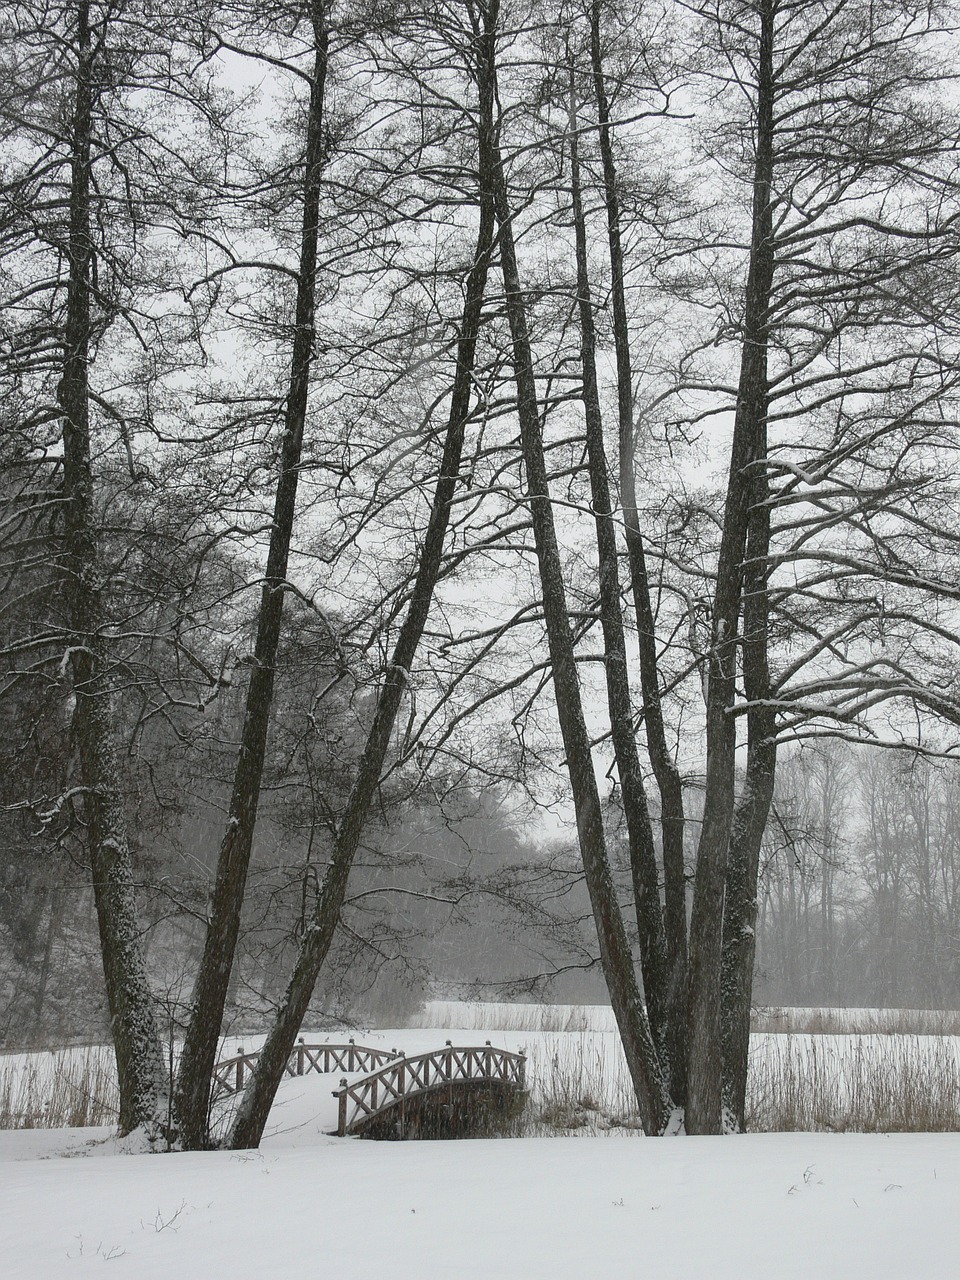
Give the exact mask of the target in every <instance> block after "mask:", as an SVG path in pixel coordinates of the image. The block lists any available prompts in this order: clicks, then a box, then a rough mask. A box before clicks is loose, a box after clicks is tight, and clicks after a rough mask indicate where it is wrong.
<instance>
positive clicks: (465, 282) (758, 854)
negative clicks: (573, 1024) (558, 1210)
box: [0, 0, 960, 1147]
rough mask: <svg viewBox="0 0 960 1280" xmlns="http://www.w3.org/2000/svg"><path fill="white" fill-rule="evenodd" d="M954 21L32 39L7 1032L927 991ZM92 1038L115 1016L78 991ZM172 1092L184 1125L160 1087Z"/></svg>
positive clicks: (4, 176) (165, 1126)
mask: <svg viewBox="0 0 960 1280" xmlns="http://www.w3.org/2000/svg"><path fill="white" fill-rule="evenodd" d="M957 48H958V14H957V11H956V7H955V6H954V4H952V3H940V2H931V3H924V4H915V3H907V2H906V0H878V2H877V3H871V4H869V5H863V4H862V3H859V2H857V3H854V2H853V0H831V2H828V0H691V2H689V3H682V2H681V0H665V2H661V0H650V2H648V0H623V2H621V0H562V2H561V0H558V2H557V3H556V4H554V5H553V6H552V7H551V5H550V4H544V3H541V0H520V2H518V3H514V2H513V0H503V2H500V0H450V2H449V3H442V2H431V3H426V4H420V3H417V2H416V0H410V2H409V3H408V2H407V0H400V2H399V3H396V4H392V3H386V4H380V3H366V0H360V2H359V3H356V4H353V3H346V2H345V3H329V2H328V0H277V2H276V3H268V4H266V5H264V4H262V3H260V4H257V5H248V4H246V3H245V0H228V2H227V3H220V2H219V0H201V3H199V4H197V3H193V2H191V3H190V4H186V3H181V2H180V0H163V2H160V0H65V2H63V3H59V2H58V3H53V2H52V0H51V2H50V3H46V2H45V0H15V2H14V3H12V4H10V5H8V6H7V8H6V9H5V11H4V15H3V16H2V18H0V86H2V87H0V297H2V302H3V319H2V329H0V360H2V367H0V375H2V383H0V460H2V479H0V538H2V556H0V723H2V727H3V732H2V735H0V802H2V810H0V947H2V950H0V984H2V986H0V989H2V992H3V997H4V999H3V1004H2V1006H0V1035H2V1036H3V1038H4V1040H5V1042H6V1043H9V1044H12V1043H22V1042H23V1041H24V1040H25V1039H30V1038H33V1037H42V1036H46V1035H49V1034H51V1033H53V1034H56V1035H91V1034H95V1033H96V1034H98V1033H100V1032H101V1031H102V1030H103V1029H104V1028H105V1027H109V1030H110V1033H111V1035H112V1037H113V1040H114V1043H115V1045H116V1051H117V1059H118V1066H119V1074H120V1095H121V1106H120V1123H121V1127H122V1128H125V1129H132V1128H134V1127H136V1126H138V1125H144V1126H145V1127H146V1128H147V1130H148V1131H149V1132H150V1133H151V1134H152V1135H153V1136H154V1137H156V1138H157V1139H158V1140H160V1138H162V1139H163V1140H164V1141H167V1142H172V1141H175V1142H178V1143H180V1144H182V1145H183V1146H186V1147H198V1146H203V1145H205V1144H206V1143H207V1142H208V1141H209V1134H208V1132H207V1128H206V1126H207V1117H208V1113H209V1102H210V1068H211V1066H212V1063H213V1060H214V1056H215V1053H216V1046H217V1043H218V1038H219V1036H220V1034H221V1031H224V1030H226V1029H228V1028H237V1027H241V1026H251V1025H254V1024H255V1025H258V1026H261V1027H263V1028H264V1029H267V1031H268V1037H267V1041H266V1044H265V1047H264V1050H263V1053H262V1055H261V1059H260V1065H259V1067H258V1071H257V1075H256V1079H255V1080H254V1082H253V1083H252V1084H251V1086H250V1089H249V1090H248V1094H247V1095H246V1096H245V1100H244V1102H243V1104H242V1106H241V1108H240V1111H239V1112H238V1119H237V1121H236V1126H235V1129H234V1130H233V1132H232V1134H231V1136H230V1138H229V1142H230V1144H231V1145H234V1146H246V1145H256V1142H257V1141H258V1140H259V1134H260V1132H261V1131H262V1126H263V1123H264V1121H265V1118H266V1115H267V1112H268V1110H269V1106H270V1103H271V1101H272V1096H273V1093H272V1091H274V1090H275V1088H276V1084H277V1082H278V1081H279V1079H280V1077H281V1075H282V1072H283V1068H284V1064H285V1062H286V1060H287V1055H288V1054H289V1051H290V1047H291V1045H292V1044H293V1041H294V1037H295V1035H296V1033H297V1030H298V1028H299V1026H300V1024H301V1021H302V1020H303V1018H304V1016H305V1015H306V1013H307V1011H308V1010H313V1016H316V1015H317V1014H318V1013H319V1012H323V1013H329V1014H330V1015H337V1016H342V1015H343V1014H344V1013H345V1012H348V1013H350V1014H352V1015H353V1016H357V1017H378V1016H383V1017H387V1016H389V1017H390V1018H395V1017H396V1016H397V1014H398V1013H400V1012H402V1011H404V1010H407V1009H410V1008H412V1007H415V1006H416V1004H417V1003H418V1001H419V1000H420V999H421V998H422V997H423V996H424V995H425V994H443V993H447V992H452V991H458V992H459V991H462V990H464V989H465V988H466V987H470V988H471V989H473V990H481V991H482V990H486V989H488V988H491V987H495V986H497V985H498V984H502V985H503V986H504V987H505V988H506V989H507V990H508V991H509V992H511V993H516V992H523V991H527V992H539V991H542V990H546V991H549V993H550V994H551V995H552V996H553V997H554V998H557V999H565V1000H575V999H592V1000H594V999H606V998H608V997H609V999H610V1002H611V1004H612V1006H613V1009H614V1013H615V1016H616V1019H617V1024H618V1027H619V1030H620V1033H621V1037H622V1040H623V1044H624V1050H625V1054H626V1060H627V1064H628V1068H629V1071H630V1075H631V1079H632V1081H633V1086H634V1088H635V1091H636V1095H637V1104H638V1109H639V1112H640V1115H641V1118H642V1123H643V1125H644V1127H645V1129H646V1130H647V1132H663V1131H664V1130H665V1129H666V1128H667V1127H668V1125H669V1123H670V1117H671V1116H673V1115H676V1114H677V1113H678V1112H680V1111H683V1112H684V1114H685V1118H686V1128H687V1131H688V1132H691V1133H711V1132H719V1131H720V1130H721V1128H722V1127H724V1126H727V1127H729V1126H730V1125H733V1126H734V1127H735V1126H736V1125H737V1124H742V1121H743V1106H744V1103H743V1097H744V1089H745V1078H746V1051H747V1040H748V1034H749V1011H750V1006H751V1002H752V1001H753V1000H755V999H757V1000H765V1001H776V1002H786V1001H791V1002H814V1001H815V1002H829V1003H865V1004H905V1005H926V1004H937V1005H942V1004H951V1003H954V1002H955V998H956V997H955V992H956V990H957V986H956V979H957V964H958V953H957V942H958V927H960V922H958V919H957V911H958V903H957V892H956V886H957V879H956V877H957V871H958V867H960V864H958V861H957V859H958V853H960V851H958V848H957V832H958V823H960V819H958V817H957V807H956V804H955V802H954V797H955V795H956V790H957V775H956V765H955V763H954V761H953V757H954V756H955V755H956V754H957V741H956V725H957V724H958V723H960V697H958V693H960V690H958V682H957V670H958V654H957V648H958V634H960V632H958V628H957V621H958V619H957V598H958V594H960V572H958V569H960V564H958V550H960V543H958V525H957V510H958V493H957V480H956V477H957V474H958V467H957V456H956V455H957V445H958V440H960V437H958V424H957V389H958V381H960V351H958V339H960V330H958V319H957V317H958V315H960V309H958V295H960V277H958V271H957V267H958V258H960V184H958V145H960V118H958V116H957V114H956V111H955V103H954V99H955V93H954V86H953V80H954V75H955V72H954V67H955V63H956V51H957ZM101 993H102V994H101ZM181 1038H182V1041H183V1049H182V1053H181V1056H180V1059H179V1066H178V1069H177V1073H176V1079H175V1081H173V1083H172V1093H171V1082H170V1079H169V1074H170V1073H169V1071H168V1070H167V1066H166V1064H165V1060H164V1050H163V1041H164V1040H165V1039H177V1040H180V1039H181Z"/></svg>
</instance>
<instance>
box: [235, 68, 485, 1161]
mask: <svg viewBox="0 0 960 1280" xmlns="http://www.w3.org/2000/svg"><path fill="white" fill-rule="evenodd" d="M479 89H480V93H479V185H480V224H479V228H478V232H477V243H476V250H475V254H474V260H473V266H472V268H471V271H470V273H469V275H468V277H467V284H466V292H465V299H464V308H463V313H462V318H461V326H460V338H459V341H458V344H457V367H456V372H455V374H454V381H453V386H452V388H451V399H450V413H449V417H448V421H447V432H446V438H445V442H444V450H443V458H442V460H441V464H440V473H439V477H438V479H437V484H436V489H435V491H434V497H433V504H432V507H431V511H430V519H429V522H428V525H427V530H426V533H425V535H424V540H423V546H422V548H421V551H420V558H419V564H418V568H417V574H416V579H415V581H414V585H413V590H412V592H411V596H410V604H409V606H408V609H407V614H406V617H405V618H404V621H403V625H402V626H401V628H400V634H399V636H398V638H397V644H396V647H395V649H394V651H393V655H392V660H391V662H390V664H389V665H388V667H387V669H386V672H385V674H384V681H383V688H382V689H381V692H380V696H379V698H378V699H377V706H376V710H375V711H374V716H373V723H372V725H371V727H370V732H369V734H368V737H367V741H366V744H365V746H364V750H363V754H362V755H361V757H360V762H359V764H358V766H357V776H356V778H355V780H354V783H353V787H352V789H351V792H350V796H349V799H348V800H347V806H346V810H345V812H344V815H343V818H342V819H341V821H340V824H339V827H338V830H337V836H336V840H335V842H334V848H333V854H332V856H331V859H330V862H329V864H328V866H327V869H326V872H325V873H324V877H323V882H322V884H321V887H320V893H319V895H318V897H317V905H316V908H315V910H314V913H313V916H312V919H311V921H310V924H309V926H308V928H307V931H306V934H305V936H304V939H303V943H302V945H301V948H300V953H299V955H298V957H297V962H296V965H295V967H294V971H293V975H292V977H291V979H290V982H289V984H288V986H287V989H286V992H285V993H284V997H283V1000H282V1002H281V1004H280V1008H279V1009H278V1011H277V1015H276V1018H275V1020H274V1023H273V1026H272V1028H271V1030H270V1033H269V1035H268V1036H267V1040H266V1043H265V1044H264V1046H263V1049H262V1050H261V1053H260V1057H259V1060H258V1063H257V1069H256V1072H255V1074H254V1076H253V1077H252V1079H251V1082H250V1084H249V1086H248V1087H247V1090H246V1092H245V1094H244V1097H243V1100H242V1102H241V1104H240V1108H239V1111H238V1113H237V1117H236V1120H235V1121H234V1124H233V1127H232V1129H231V1131H230V1134H229V1137H228V1139H227V1145H228V1146H229V1147H231V1148H233V1149H239V1148H246V1147H255V1146H257V1145H259V1142H260V1139H261V1137H262V1135H263V1128H264V1125H265V1124H266V1121H267V1116H268V1115H269V1113H270V1108H271V1106H272V1105H273V1099H274V1097H275V1096H276V1092H277V1087H278V1086H279V1084H280V1081H281V1080H282V1078H283V1073H284V1069H285V1067H286V1063H287V1059H288V1058H289V1056H290V1053H291V1050H292V1049H293V1045H294V1042H295V1040H296V1036H297V1032H298V1031H299V1029H300V1024H301V1023H302V1021H303V1018H304V1016H305V1014H306V1012H307V1007H308V1006H309V1004H310V999H311V997H312V995H313V991H314V988H315V986H316V983H317V978H318V977H319V975H320V970H321V968H322V966H323V963H324V961H325V959H326V957H327V953H328V952H329V950H330V946H331V943H332V942H333V937H334V933H335V931H336V927H337V924H338V922H339V919H340V912H341V909H342V907H343V901H344V896H345V894H346V890H347V881H348V878H349V875H350V868H351V866H352V864H353V859H354V856H355V854H356V851H357V847H358V845H359V843H360V838H361V836H362V834H363V829H364V825H365V823H366V820H367V815H368V812H369V809H370V804H371V802H372V800H373V798H374V796H375V794H376V789H377V786H378V784H379V781H380V775H381V773H382V770H383V764H384V760H385V759H386V755H387V750H388V747H389V744H390V735H391V733H392V731H393V726H394V723H395V721H396V717H397V712H398V711H399V708H400V703H401V699H402V697H403V692H404V689H405V688H406V687H407V680H408V678H409V672H410V670H411V668H412V666H413V662H414V659H415V657H416V653H417V648H418V646H419V644H420V639H421V637H422V635H423V629H424V627H425V625H426V622H427V618H428V615H429V612H430V606H431V603H432V601H433V594H434V591H435V589H436V585H437V580H438V578H439V575H440V569H441V564H442V559H443V547H444V542H445V539H446V534H447V528H448V525H449V522H450V510H451V506H452V503H453V499H454V496H455V494H456V490H457V486H458V483H459V475H460V465H461V459H462V456H463V443H464V434H465V429H466V424H467V420H468V418H469V415H470V399H471V389H472V381H473V369H474V362H475V358H476V345H477V337H478V335H479V332H480V327H481V320H482V310H483V300H484V295H485V292H486V283H487V273H488V270H489V264H490V256H491V253H492V251H493V245H494V238H495V219H494V211H493V202H492V196H491V162H492V159H491V158H492V150H491V144H492V121H493V97H492V95H491V93H490V89H489V86H488V85H487V84H485V83H484V82H482V81H481V82H480V84H479Z"/></svg>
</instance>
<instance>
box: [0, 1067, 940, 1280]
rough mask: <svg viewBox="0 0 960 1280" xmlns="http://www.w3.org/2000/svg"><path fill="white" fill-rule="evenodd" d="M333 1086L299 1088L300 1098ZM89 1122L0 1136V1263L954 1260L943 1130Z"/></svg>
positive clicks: (266, 1268)
mask: <svg viewBox="0 0 960 1280" xmlns="http://www.w3.org/2000/svg"><path fill="white" fill-rule="evenodd" d="M322 1084H323V1082H322V1081H319V1080H317V1081H316V1085H313V1084H311V1085H303V1084H295V1083H293V1082H291V1085H292V1089H300V1090H302V1093H301V1095H300V1100H301V1101H302V1102H305V1103H306V1100H307V1098H308V1097H309V1095H310V1093H311V1092H312V1091H313V1090H314V1089H315V1088H316V1086H317V1085H320V1086H322ZM285 1088H286V1091H287V1093H288V1094H289V1093H291V1092H292V1089H291V1086H286V1087H285ZM287 1106H288V1110H289V1109H290V1100H289V1099H288V1102H287ZM305 1109H309V1103H307V1104H306V1107H305ZM291 1118H292V1115H291ZM95 1136H96V1135H95V1133H90V1132H89V1131H86V1132H83V1131H81V1132H79V1133H77V1134H75V1135H73V1136H68V1135H67V1134H65V1133H63V1132H61V1133H59V1134H54V1133H50V1132H49V1131H47V1132H42V1131H33V1132H22V1131H21V1132H8V1133H0V1202H2V1222H3V1234H2V1238H0V1274H2V1275H3V1276H9V1277H17V1278H18V1280H47V1278H48V1277H49V1280H54V1278H55V1277H56V1278H57V1280H62V1278H63V1277H67V1276H72V1275H77V1276H80V1275H87V1274H95V1275H100V1274H103V1272H104V1266H105V1264H107V1263H109V1264H110V1265H109V1267H108V1269H107V1272H106V1274H108V1275H126V1276H130V1277H135V1280H169V1277H172V1276H178V1277H186V1278H187V1280H201V1278H203V1280H206V1278H207V1277H221V1276H223V1277H229V1280H264V1278H265V1277H281V1276H282V1277H291V1276H302V1275H308V1274H318V1275H324V1276H332V1277H337V1280H368V1278H369V1280H374V1278H376V1280H384V1278H385V1277H393V1278H394V1280H434V1278H436V1280H439V1278H440V1277H451V1280H452V1278H454V1277H456V1278H457V1280H471V1278H473V1277H477V1280H479V1278H480V1277H483V1278H484V1280H490V1278H491V1277H517V1278H520V1280H534V1278H538V1280H539V1278H540V1277H543V1278H544V1280H547V1278H548V1277H549V1280H574V1278H576V1280H584V1278H585V1277H586V1278H592V1277H603V1278H604V1280H606V1278H608V1277H609V1278H610V1280H615V1278H616V1280H619V1278H620V1277H623V1278H624V1280H626V1278H627V1277H631V1278H632V1277H641V1276H650V1277H656V1278H657V1280H727V1278H728V1277H729V1278H730V1280H751V1278H752V1277H758V1278H760V1277H762V1278H763V1280H771V1278H776V1280H792V1278H793V1277H796V1278H797V1280H800V1278H801V1277H802V1278H803V1280H809V1278H810V1277H816V1278H817V1280H832V1278H833V1277H836V1278H837V1280H840V1277H843V1280H849V1278H850V1277H860V1276H864V1277H869V1278H870V1280H905V1278H912V1277H921V1276H951V1275H956V1274H957V1265H958V1264H957V1259H958V1258H960V1214H958V1212H957V1207H958V1204H960V1138H958V1137H956V1136H954V1135H949V1134H929V1135H914V1134H910V1135H894V1136H890V1137H882V1136H875V1135H869V1136H867V1135H859V1134H845V1135H834V1134H789V1135H780V1134H776V1135H774V1134H759V1135H755V1136H748V1137H742V1138H719V1139H707V1138H677V1139H663V1140H660V1141H654V1140H650V1139H641V1138H631V1137H605V1138H534V1139H521V1140H509V1139H505V1140H501V1141H497V1140H476V1141H466V1142H406V1143H387V1142H365V1141H362V1140H360V1139H342V1140H338V1139H335V1138H330V1137H326V1136H325V1135H324V1134H323V1133H322V1132H318V1131H317V1127H316V1126H313V1125H306V1126H304V1127H301V1128H288V1129H286V1130H285V1131H283V1132H280V1133H277V1134H275V1135H274V1136H273V1137H272V1138H269V1139H267V1140H266V1141H265V1143H264V1145H263V1147H262V1148H261V1150H260V1151H259V1152H250V1153H239V1154H236V1153H235V1154H229V1153H226V1152H211V1153H207V1154H198V1155H168V1156H150V1155H125V1154H120V1153H118V1152H117V1150H116V1146H115V1144H114V1143H113V1142H110V1141H106V1142H101V1143H100V1144H99V1145H86V1144H87V1143H89V1141H90V1139H91V1138H95ZM64 1149H67V1150H69V1151H71V1152H72V1153H73V1155H74V1158H69V1159H68V1158H61V1157H59V1156H57V1155H54V1152H56V1151H59V1150H64Z"/></svg>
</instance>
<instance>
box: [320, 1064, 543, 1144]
mask: <svg viewBox="0 0 960 1280" xmlns="http://www.w3.org/2000/svg"><path fill="white" fill-rule="evenodd" d="M525 1064H526V1059H525V1057H524V1055H523V1054H522V1053H511V1052H510V1051H509V1050H508V1049H495V1048H494V1047H493V1046H492V1045H491V1044H490V1041H489V1040H488V1041H487V1042H486V1044H485V1045H483V1046H482V1047H481V1048H477V1047H474V1046H471V1047H469V1048H455V1047H454V1045H453V1044H452V1043H451V1042H450V1041H449V1040H448V1041H447V1044H446V1048H444V1049H435V1050H434V1051H433V1052H432V1053H420V1054H417V1055H416V1056H415V1057H413V1058H407V1057H405V1056H403V1055H402V1054H401V1055H400V1056H399V1057H398V1058H396V1059H394V1060H393V1061H391V1062H388V1063H387V1064H386V1066H384V1067H381V1068H379V1069H378V1070H376V1071H374V1072H373V1073H372V1074H371V1075H367V1076H364V1078H363V1079H362V1080H355V1081H354V1082H353V1083H352V1084H351V1083H349V1082H348V1081H347V1080H341V1081H340V1088H339V1089H335V1090H334V1093H333V1096H334V1097H335V1098H338V1099H339V1102H340V1112H339V1117H338V1123H337V1133H338V1134H339V1135H340V1136H341V1137H343V1136H344V1135H346V1134H348V1133H350V1132H351V1131H352V1130H353V1129H354V1127H355V1126H356V1125H358V1124H362V1123H364V1122H365V1121H367V1120H368V1119H369V1118H370V1117H371V1116H375V1115H377V1114H378V1113H379V1112H383V1111H386V1110H387V1109H388V1108H390V1107H392V1106H395V1105H396V1104H397V1103H398V1102H402V1101H403V1100H404V1099H405V1098H409V1097H410V1096H411V1095H412V1094H415V1093H423V1092H425V1091H426V1090H428V1089H435V1088H437V1087H438V1086H442V1085H445V1084H454V1083H456V1082H458V1081H491V1082H498V1083H502V1084H504V1085H507V1086H513V1087H515V1088H516V1089H517V1090H518V1091H522V1090H523V1087H524V1071H525ZM351 1103H353V1109H352V1110H351V1109H350V1104H351Z"/></svg>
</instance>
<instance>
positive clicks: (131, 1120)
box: [57, 0, 169, 1139]
mask: <svg viewBox="0 0 960 1280" xmlns="http://www.w3.org/2000/svg"><path fill="white" fill-rule="evenodd" d="M76 19H77V21H76V46H75V47H76V56H77V71H76V96H75V100H74V105H73V119H72V137H71V147H72V161H71V177H70V197H69V199H70V230H69V246H68V252H67V258H68V271H69V279H68V287H67V316H66V327H65V333H64V359H63V372H62V376H61V378H60V383H59V386H58V388H57V399H58V401H59V405H60V409H61V412H62V414H63V504H64V555H63V566H64V571H65V577H66V584H65V595H66V600H67V607H68V616H69V620H70V631H71V637H70V648H69V656H70V666H71V672H72V676H73V688H74V693H75V696H76V709H75V713H74V729H75V733H76V739H77V749H78V757H79V767H80V777H81V782H82V784H83V788H84V817H85V820H86V826H87V843H88V847H89V854H90V867H91V873H92V878H93V889H94V899H95V902H96V908H97V922H98V926H99V932H100V950H101V955H102V959H103V973H104V979H105V981H106V987H107V1000H108V1004H109V1008H110V1024H111V1031H112V1035H113V1043H114V1049H115V1052H116V1058H117V1075H118V1079H119V1085H120V1129H121V1132H124V1133H126V1132H129V1131H130V1130H132V1129H135V1128H137V1127H139V1126H143V1127H144V1129H145V1130H146V1131H147V1133H148V1135H149V1136H150V1138H151V1139H155V1138H158V1137H159V1136H161V1134H162V1132H163V1131H164V1129H165V1127H166V1124H167V1121H168V1110H169V1108H168V1101H167V1097H166V1089H165V1076H164V1063H163V1054H162V1051H161V1047H160V1037H159V1032H158V1029H157V1023H156V1017H155V1009H154V1001H153V995H152V993H151V991H150V987H149V984H148V982H147V975H146V965H145V963H144V957H143V947H142V944H141V935H140V929H139V924H138V920H137V909H136V899H135V894H134V887H133V873H132V865H131V858H130V847H129V843H128V839H127V824H126V814H125V810H124V795H123V787H122V770H121V765H120V753H119V750H118V746H117V740H116V730H115V724H114V714H113V705H112V693H113V690H112V681H111V671H110V656H109V653H108V648H107V643H106V639H105V635H104V632H105V629H106V625H107V617H106V611H105V608H104V601H103V586H102V582H101V575H100V570H99V565H98V545H97V543H98V540H97V530H96V517H95V514H94V505H93V496H94V480H93V472H92V467H91V441H90V387H89V364H90V345H91V327H92V317H91V293H92V288H91V270H92V261H93V245H92V239H91V207H90V205H91V181H92V165H91V144H92V135H93V114H94V110H95V106H96V95H97V90H96V85H97V83H98V82H99V81H100V79H101V78H102V77H101V72H100V69H99V67H98V54H99V52H100V49H101V46H102V40H103V33H102V31H101V32H96V31H95V30H94V28H93V25H92V23H91V17H90V5H89V2H88V0H79V3H78V4H77V7H76Z"/></svg>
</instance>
